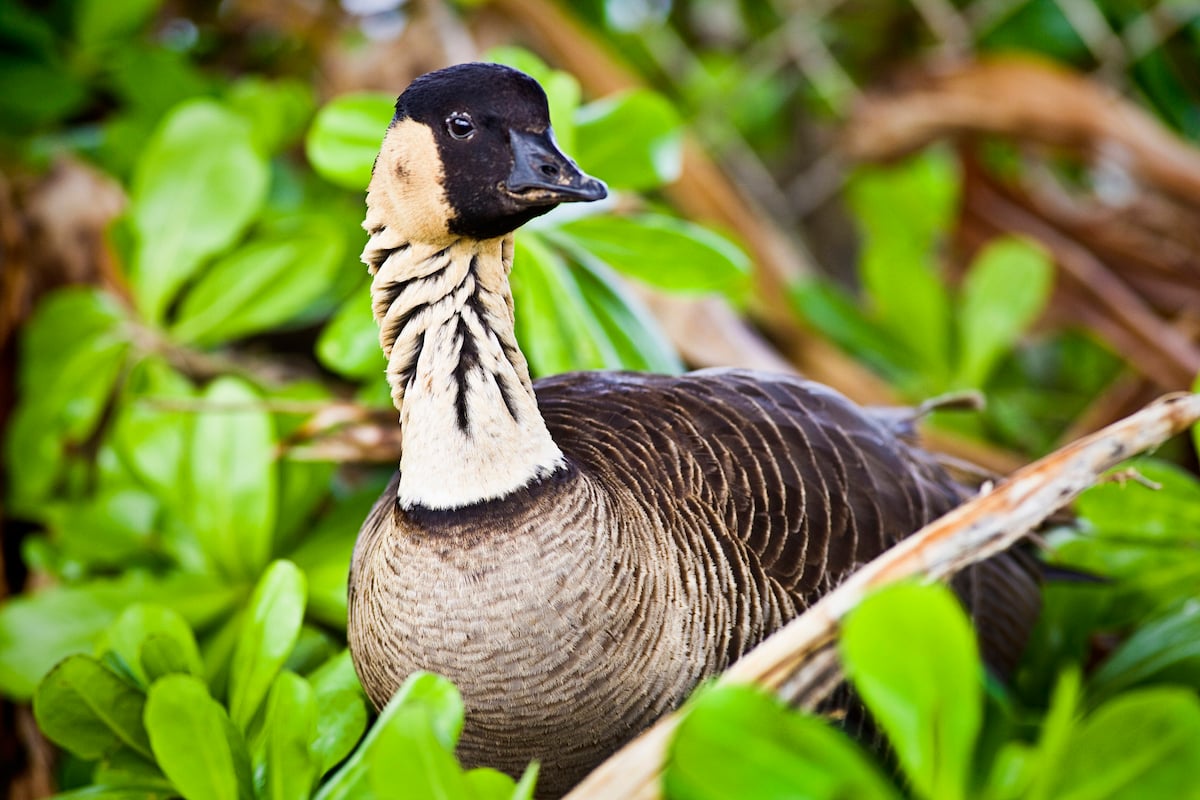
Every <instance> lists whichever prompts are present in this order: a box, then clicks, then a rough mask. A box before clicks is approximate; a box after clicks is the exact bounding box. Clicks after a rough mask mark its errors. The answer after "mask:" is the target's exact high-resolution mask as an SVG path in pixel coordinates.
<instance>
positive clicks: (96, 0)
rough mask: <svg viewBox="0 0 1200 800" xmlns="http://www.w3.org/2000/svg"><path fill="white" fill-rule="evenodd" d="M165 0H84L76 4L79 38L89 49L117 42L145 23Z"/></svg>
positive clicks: (84, 46) (76, 34) (82, 44)
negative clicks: (122, 0) (118, 0)
mask: <svg viewBox="0 0 1200 800" xmlns="http://www.w3.org/2000/svg"><path fill="white" fill-rule="evenodd" d="M160 5H162V0H125V2H121V3H110V2H106V0H80V2H78V3H76V4H75V40H76V42H78V44H79V46H80V47H82V48H84V49H85V50H90V49H94V48H97V47H100V46H104V45H112V44H116V40H118V39H121V38H123V37H127V36H131V35H133V34H134V33H136V32H137V31H138V29H139V28H141V27H142V26H143V25H145V24H146V23H147V22H148V21H149V20H150V18H151V17H152V16H154V14H155V12H157V11H158V7H159V6H160Z"/></svg>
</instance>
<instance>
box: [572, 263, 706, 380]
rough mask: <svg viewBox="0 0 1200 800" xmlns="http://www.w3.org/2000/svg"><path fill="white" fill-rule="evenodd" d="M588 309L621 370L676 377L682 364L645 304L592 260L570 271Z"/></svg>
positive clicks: (605, 267)
mask: <svg viewBox="0 0 1200 800" xmlns="http://www.w3.org/2000/svg"><path fill="white" fill-rule="evenodd" d="M573 274H574V275H575V278H576V280H577V281H578V282H579V288H580V289H581V290H582V291H583V298H584V300H586V301H587V304H588V308H590V309H591V311H592V314H594V315H595V317H596V320H597V322H599V323H600V327H601V328H602V329H603V331H604V334H605V336H606V337H607V338H608V341H609V342H610V343H611V344H612V347H613V349H614V350H615V351H616V354H617V358H618V359H619V367H620V368H621V369H632V370H644V371H650V372H662V373H668V374H678V373H680V372H683V369H684V367H683V361H681V360H680V358H679V354H678V353H677V352H676V351H675V346H674V345H672V344H671V341H670V339H668V338H667V336H666V334H665V333H663V331H662V329H661V328H659V326H658V322H657V320H655V318H654V315H653V314H652V313H651V312H650V309H648V308H646V306H645V304H644V303H642V301H641V300H640V299H639V298H638V297H637V296H636V295H634V294H633V293H632V292H630V291H629V290H628V289H627V288H626V287H625V286H623V285H622V284H621V281H620V278H618V277H617V276H616V275H615V274H613V272H612V270H610V269H609V268H608V267H607V266H606V265H604V264H601V263H599V262H598V261H596V260H595V259H589V260H588V261H586V262H580V263H579V265H578V268H577V269H575V270H573Z"/></svg>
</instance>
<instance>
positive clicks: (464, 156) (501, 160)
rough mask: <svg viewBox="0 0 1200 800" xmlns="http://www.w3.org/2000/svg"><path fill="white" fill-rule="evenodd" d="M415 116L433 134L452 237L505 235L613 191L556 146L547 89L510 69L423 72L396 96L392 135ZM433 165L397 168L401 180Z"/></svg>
mask: <svg viewBox="0 0 1200 800" xmlns="http://www.w3.org/2000/svg"><path fill="white" fill-rule="evenodd" d="M409 121H411V122H415V123H419V124H420V125H421V126H422V127H424V128H427V129H428V130H429V131H430V132H431V133H432V135H433V142H434V145H435V147H436V152H437V157H438V160H439V161H440V166H441V178H440V181H439V183H440V185H441V188H442V190H443V192H444V200H445V203H446V204H447V205H448V206H449V207H450V216H449V219H448V220H447V222H446V226H447V228H448V229H449V232H450V233H451V234H454V235H459V236H470V237H473V238H477V239H486V238H492V237H495V236H501V235H503V234H506V233H509V232H511V231H513V230H515V229H516V228H518V227H520V226H521V225H523V224H525V223H526V222H528V221H529V220H530V219H533V218H534V217H536V216H539V215H541V214H545V213H546V212H547V211H549V210H550V209H552V208H554V207H555V206H556V205H558V204H559V203H566V202H576V201H590V200H599V199H601V198H603V197H605V196H606V195H607V194H608V190H607V189H606V187H605V186H604V184H603V183H602V182H601V181H599V180H597V179H595V178H592V177H590V176H588V175H586V174H584V173H583V172H582V171H581V170H580V169H579V167H578V166H576V165H575V162H573V161H572V160H571V159H570V158H568V157H567V156H566V155H564V154H563V153H562V151H560V150H559V149H558V146H557V145H556V144H555V142H554V133H553V131H552V130H551V128H550V110H549V107H548V105H547V103H546V93H545V92H544V91H542V87H541V86H539V85H538V83H537V81H535V80H534V79H533V78H531V77H529V76H528V75H526V74H525V73H523V72H519V71H517V70H515V69H512V68H510V67H505V66H501V65H499V64H481V63H473V64H459V65H457V66H453V67H449V68H447V69H443V70H438V71H437V72H430V73H428V74H426V75H422V76H421V77H419V78H417V79H416V80H415V81H413V82H412V84H411V85H410V86H409V87H408V88H407V89H406V90H405V91H404V94H402V95H400V98H399V100H397V101H396V116H395V118H394V119H393V120H392V127H391V129H389V136H391V135H392V133H397V132H399V131H398V130H397V129H400V131H404V130H411V125H410V124H409ZM404 135H411V134H409V133H406V134H404ZM385 147H386V140H385ZM428 166H429V165H422V164H407V165H406V164H398V165H395V166H393V169H394V170H395V172H396V173H397V175H398V176H399V177H400V178H401V179H403V178H404V176H403V175H402V174H401V173H403V172H404V171H405V170H419V169H422V168H428ZM376 169H379V167H378V165H377V167H376Z"/></svg>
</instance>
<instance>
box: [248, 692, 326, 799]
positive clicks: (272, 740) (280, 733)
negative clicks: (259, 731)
mask: <svg viewBox="0 0 1200 800" xmlns="http://www.w3.org/2000/svg"><path fill="white" fill-rule="evenodd" d="M316 723H317V703H316V699H315V697H314V695H313V690H312V687H311V686H309V684H308V681H306V680H304V679H303V678H301V677H300V676H299V675H297V674H295V673H294V672H287V671H284V672H281V673H279V677H278V678H276V679H275V683H274V685H272V687H271V693H270V694H269V695H268V697H267V713H266V717H265V718H264V720H263V738H264V749H265V754H264V761H265V777H266V780H265V784H264V788H263V793H262V795H261V796H262V797H266V798H269V799H270V800H308V797H309V796H310V795H311V793H312V787H313V783H314V782H315V781H316V778H317V766H318V765H317V764H315V763H314V762H313V756H312V753H311V752H310V751H309V742H310V741H311V740H312V739H313V737H314V734H315V731H316Z"/></svg>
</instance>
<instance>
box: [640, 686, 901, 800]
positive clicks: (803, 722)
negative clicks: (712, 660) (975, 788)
mask: <svg viewBox="0 0 1200 800" xmlns="http://www.w3.org/2000/svg"><path fill="white" fill-rule="evenodd" d="M684 711H685V715H684V717H683V720H682V721H681V722H680V723H679V727H678V728H677V730H676V732H675V736H674V738H673V739H672V740H671V744H670V749H669V751H668V754H667V764H666V769H665V772H664V775H663V780H664V787H665V790H666V795H667V796H668V797H670V798H672V800H724V798H731V797H753V798H756V800H772V798H780V799H781V800H782V798H793V797H804V798H813V799H814V800H835V799H836V798H850V797H853V798H856V800H859V799H861V800H868V799H869V798H887V799H888V800H891V799H892V798H895V799H896V800H898V798H899V796H900V795H899V793H898V792H896V791H895V790H894V789H892V788H891V786H890V785H889V784H888V782H887V780H886V779H885V778H884V777H883V776H882V775H881V774H880V773H879V771H878V770H877V769H876V768H875V766H874V765H873V764H872V763H871V761H870V759H869V758H867V756H866V755H865V754H864V753H863V752H862V751H861V750H860V749H859V748H858V747H857V746H856V745H855V744H854V743H853V742H851V741H850V739H849V738H847V736H846V735H845V734H844V733H842V732H840V731H837V730H835V729H833V728H832V727H830V726H829V725H828V724H826V723H825V722H824V721H822V720H820V719H817V718H815V717H808V716H804V715H802V714H799V713H797V712H795V711H793V710H791V709H788V708H787V707H785V706H784V705H783V704H782V703H780V702H779V701H778V700H776V699H775V698H773V697H770V696H769V695H767V694H765V693H763V692H762V691H760V690H758V689H755V688H752V687H747V686H723V687H714V688H709V689H706V690H704V691H703V692H701V693H700V694H698V695H697V696H696V697H694V698H693V699H692V701H691V702H689V704H688V705H687V706H686V707H685V709H684Z"/></svg>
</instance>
